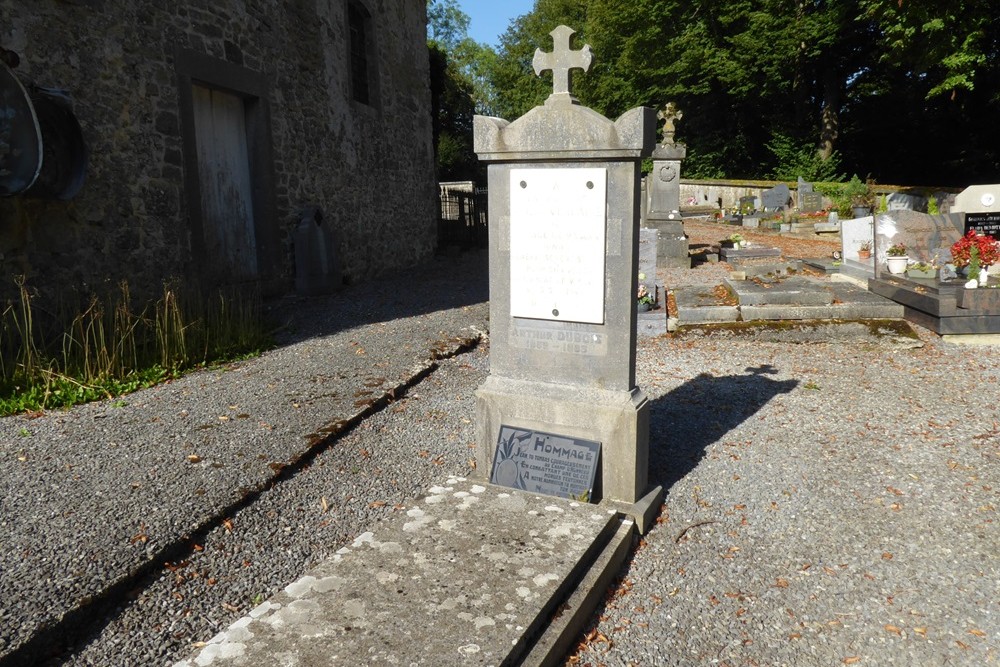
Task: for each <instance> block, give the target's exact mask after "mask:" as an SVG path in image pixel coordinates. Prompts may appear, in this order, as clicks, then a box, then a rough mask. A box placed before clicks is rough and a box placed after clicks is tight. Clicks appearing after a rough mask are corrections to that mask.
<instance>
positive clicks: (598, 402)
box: [180, 26, 662, 666]
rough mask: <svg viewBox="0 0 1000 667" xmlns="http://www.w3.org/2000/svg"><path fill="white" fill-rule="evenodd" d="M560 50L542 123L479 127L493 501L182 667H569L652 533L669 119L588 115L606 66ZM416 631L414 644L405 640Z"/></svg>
mask: <svg viewBox="0 0 1000 667" xmlns="http://www.w3.org/2000/svg"><path fill="white" fill-rule="evenodd" d="M551 35H552V38H553V42H554V47H555V48H554V50H553V52H551V53H544V52H542V51H541V50H538V51H536V53H535V58H534V67H535V71H536V73H538V74H541V72H542V71H545V70H551V72H552V78H553V93H552V94H551V95H550V96H549V98H548V99H547V100H546V102H545V104H544V106H541V107H535V108H534V109H532V110H531V111H529V112H528V113H527V114H525V115H524V116H522V117H521V118H519V119H517V120H515V121H513V122H507V121H505V120H501V119H497V118H487V117H482V116H476V118H475V124H474V129H475V148H476V152H477V153H478V155H479V157H480V159H481V160H482V161H484V162H486V163H487V168H488V178H489V186H490V187H489V216H490V234H489V253H490V261H489V266H490V279H489V287H490V303H489V307H490V370H489V376H488V377H487V378H486V380H485V382H484V383H483V384H482V385H480V387H479V389H478V390H477V392H476V436H477V443H476V454H477V455H476V459H477V464H476V466H475V469H476V470H477V471H480V473H481V474H483V475H484V476H485V475H489V478H490V482H491V483H492V484H491V485H490V486H485V485H484V484H480V483H476V482H470V481H468V480H464V479H458V478H454V479H451V480H449V481H448V482H447V483H446V484H445V485H442V486H441V487H435V488H432V489H431V490H430V492H429V495H427V496H426V497H425V498H424V499H423V500H422V502H420V503H419V504H418V505H417V506H416V507H413V508H412V509H410V510H408V511H407V512H406V515H405V516H403V517H400V518H398V519H394V520H392V521H387V522H383V523H382V524H380V525H379V526H377V527H376V529H375V531H374V532H369V533H365V534H363V535H362V536H360V537H359V538H358V539H357V540H356V541H355V542H354V543H353V544H352V545H351V546H350V547H345V548H344V549H341V550H340V552H338V554H337V555H336V557H334V558H332V559H330V560H328V561H327V562H325V563H323V564H321V565H320V566H318V567H317V568H315V569H314V570H313V571H312V572H310V573H309V574H307V575H306V576H305V577H303V578H301V579H300V580H299V581H297V582H295V583H293V584H291V585H290V586H288V587H286V588H285V589H284V591H283V592H282V593H279V594H278V595H276V596H274V597H273V598H272V599H271V600H269V601H267V602H264V603H263V604H261V605H259V606H258V607H257V608H255V609H254V610H253V611H252V612H250V614H249V615H248V616H246V617H244V618H243V619H240V620H238V621H237V622H235V623H234V624H232V625H231V626H230V627H229V629H228V630H226V631H225V632H223V633H221V634H220V635H219V636H217V637H216V638H215V639H213V640H212V641H211V642H209V643H208V644H207V645H206V646H204V647H203V649H202V651H201V652H200V654H199V655H197V656H196V657H193V658H192V659H191V660H188V661H185V662H182V663H180V665H185V666H187V665H195V664H197V665H205V664H209V663H211V662H212V661H213V660H215V659H216V658H219V657H222V658H236V659H237V662H236V663H234V664H265V663H268V664H269V663H270V662H273V661H274V660H273V658H277V657H279V656H282V655H290V654H291V655H297V656H301V657H302V658H303V661H304V662H310V661H312V660H320V659H321V658H320V656H323V658H322V659H323V660H324V662H325V664H355V662H353V661H354V660H355V659H356V658H357V657H358V656H362V655H364V656H367V657H368V658H370V659H372V660H373V661H375V662H377V663H379V664H389V663H396V662H400V663H403V662H405V663H407V664H409V663H416V662H417V661H418V660H420V661H426V664H442V665H444V664H452V663H453V662H454V661H455V660H456V653H455V651H456V647H458V649H457V650H458V656H459V657H460V658H461V659H462V661H463V663H464V664H484V665H485V664H520V663H521V662H522V661H527V662H528V663H530V664H552V663H554V661H555V660H557V659H558V658H560V657H561V656H562V655H564V654H565V653H566V651H567V650H568V648H569V642H570V641H571V640H572V639H573V637H574V636H575V635H576V633H578V631H579V628H580V627H581V625H582V623H583V622H584V621H585V620H586V618H587V617H588V616H589V614H590V612H591V610H592V609H593V607H594V606H595V605H596V604H597V603H598V601H599V600H598V597H599V596H597V595H589V594H588V592H589V591H603V590H604V589H605V588H606V587H607V585H608V584H609V583H610V581H611V578H612V577H613V576H614V573H615V572H617V570H618V568H619V567H620V566H621V564H622V563H623V561H624V559H625V557H626V555H627V553H628V551H629V548H630V546H631V544H632V539H633V535H634V533H635V532H637V531H638V532H645V531H647V530H648V529H649V528H650V526H651V522H652V515H653V514H654V513H655V512H656V510H658V508H659V506H660V499H661V497H662V489H661V488H660V487H655V488H650V485H649V481H648V468H649V452H648V442H649V409H650V406H649V402H648V400H647V398H646V394H645V393H644V391H643V390H642V389H641V388H640V387H638V386H637V385H636V381H635V364H636V310H637V299H636V297H635V295H636V294H637V291H638V287H639V279H638V275H639V270H638V269H639V262H638V258H639V255H640V236H639V211H638V209H637V207H636V206H635V204H636V203H637V202H638V194H639V182H638V175H639V163H640V161H641V160H642V158H643V157H645V156H647V155H648V154H649V153H650V151H651V149H652V146H653V143H654V114H653V110H652V109H647V108H642V107H640V108H637V109H633V110H631V111H628V112H626V113H625V114H624V115H623V116H621V117H620V118H619V119H618V120H617V121H611V120H609V119H607V118H604V117H603V116H601V115H599V114H597V113H596V112H594V111H592V110H590V109H587V108H585V107H582V106H580V105H579V104H578V102H577V100H576V99H575V98H574V97H573V95H572V92H571V87H570V81H571V80H570V72H571V70H574V69H582V70H584V71H586V70H587V69H588V68H589V66H590V63H591V60H592V54H591V52H590V47H589V46H584V47H583V48H582V49H576V50H574V49H572V48H571V47H570V37H571V36H572V35H573V30H571V29H570V28H568V27H566V26H559V27H558V28H556V29H555V30H553V31H552V33H551ZM643 255H644V257H645V259H644V261H645V262H647V263H652V267H653V271H651V276H652V278H651V282H650V283H649V284H648V285H649V287H651V288H652V289H654V290H655V289H657V287H658V286H657V285H656V283H655V258H653V257H652V256H651V254H650V251H649V250H647V251H646V252H645V253H643ZM644 266H645V264H644ZM481 481H482V482H483V483H485V479H484V480H481ZM598 501H600V504H596V503H597V502H598ZM484 562H490V563H491V564H492V567H483V563H484ZM371 571H374V572H376V575H375V576H374V577H372V576H370V574H369V573H370V572H371ZM498 575H499V576H498ZM501 581H502V584H501ZM414 582H417V583H414ZM578 586H579V591H580V592H576V591H577V590H578ZM497 600H501V601H503V604H497V603H496V602H497ZM557 610H559V611H558V613H557ZM554 616H558V617H559V619H557V620H553V617H554ZM400 617H404V618H407V619H409V620H410V621H411V622H410V623H409V624H408V625H407V628H406V629H401V628H400V627H399V626H398V624H394V623H391V622H390V621H391V620H392V619H398V618H400ZM431 626H433V627H434V632H433V633H427V632H426V628H428V627H431ZM546 630H547V631H548V632H547V634H546V635H544V636H540V634H541V633H542V632H544V631H546ZM428 634H432V635H433V636H432V637H430V638H429V637H428ZM512 638H513V639H512Z"/></svg>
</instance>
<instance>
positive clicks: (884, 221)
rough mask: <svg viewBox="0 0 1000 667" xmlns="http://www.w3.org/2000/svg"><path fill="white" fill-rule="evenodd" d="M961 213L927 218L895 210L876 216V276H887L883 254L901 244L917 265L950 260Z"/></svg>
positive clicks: (959, 229)
mask: <svg viewBox="0 0 1000 667" xmlns="http://www.w3.org/2000/svg"><path fill="white" fill-rule="evenodd" d="M962 218H963V216H962V214H960V213H951V214H948V215H928V214H926V213H919V212H917V211H908V210H897V211H888V212H886V213H883V214H881V215H879V216H878V217H877V219H876V223H875V252H874V253H873V255H874V257H875V273H876V275H877V276H882V275H883V274H885V275H888V271H887V270H886V269H885V253H886V250H887V249H888V248H889V246H891V245H893V244H895V243H902V244H904V245H905V246H906V250H907V252H906V254H907V255H908V256H909V257H910V259H912V260H914V261H917V262H931V261H933V260H937V261H938V263H939V264H942V265H943V264H944V263H945V262H949V261H951V246H952V244H953V243H955V241H957V240H958V239H959V238H960V237H961V236H962V234H963V229H962V225H963V219H962Z"/></svg>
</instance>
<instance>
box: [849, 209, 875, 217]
mask: <svg viewBox="0 0 1000 667" xmlns="http://www.w3.org/2000/svg"><path fill="white" fill-rule="evenodd" d="M851 213H852V214H853V215H854V217H855V218H865V217H868V216H869V215H871V214H872V210H871V209H870V208H868V207H867V206H852V207H851Z"/></svg>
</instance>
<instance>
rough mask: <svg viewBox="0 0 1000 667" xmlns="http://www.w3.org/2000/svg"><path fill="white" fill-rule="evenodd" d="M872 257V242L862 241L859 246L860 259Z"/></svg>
mask: <svg viewBox="0 0 1000 667" xmlns="http://www.w3.org/2000/svg"><path fill="white" fill-rule="evenodd" d="M871 257H872V242H871V241H862V242H861V245H859V246H858V259H860V260H866V261H867V260H869V259H871Z"/></svg>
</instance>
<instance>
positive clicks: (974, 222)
mask: <svg viewBox="0 0 1000 667" xmlns="http://www.w3.org/2000/svg"><path fill="white" fill-rule="evenodd" d="M970 229H974V230H976V233H978V234H988V235H989V236H992V237H993V238H995V239H1000V212H990V213H966V214H965V233H966V234H968V233H969V230H970Z"/></svg>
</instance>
